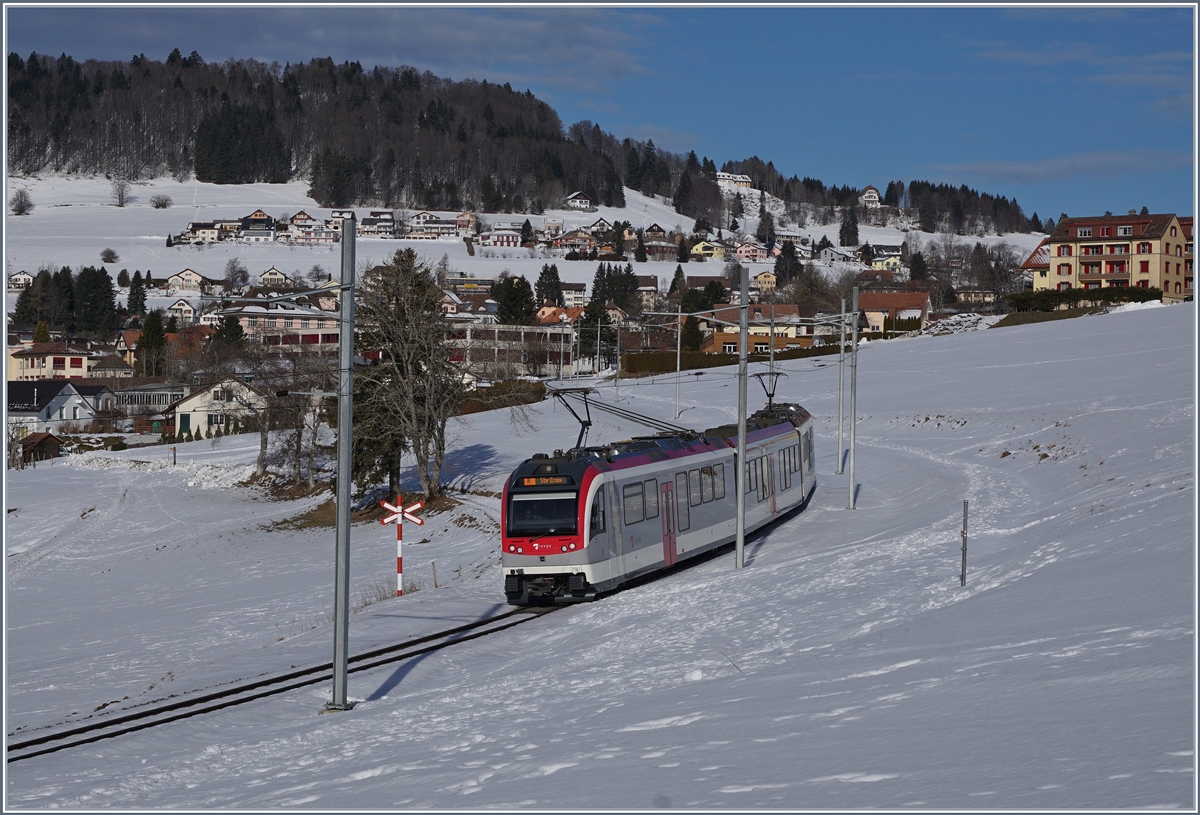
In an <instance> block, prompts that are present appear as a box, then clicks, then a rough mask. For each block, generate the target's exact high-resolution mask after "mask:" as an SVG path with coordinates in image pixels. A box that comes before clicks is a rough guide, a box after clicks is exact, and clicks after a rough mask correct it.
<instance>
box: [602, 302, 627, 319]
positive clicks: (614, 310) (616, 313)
mask: <svg viewBox="0 0 1200 815" xmlns="http://www.w3.org/2000/svg"><path fill="white" fill-rule="evenodd" d="M604 311H605V312H606V313H607V314H608V319H609V320H610V321H611V322H612V323H613V324H614V325H615V324H616V323H623V322H625V321H626V320H628V319H629V315H628V314H626V313H625V310H624V309H623V308H621V307H620V306H618V305H617V304H616V303H614V302H613V301H612V300H609V301H608V302H607V303H605V304H604Z"/></svg>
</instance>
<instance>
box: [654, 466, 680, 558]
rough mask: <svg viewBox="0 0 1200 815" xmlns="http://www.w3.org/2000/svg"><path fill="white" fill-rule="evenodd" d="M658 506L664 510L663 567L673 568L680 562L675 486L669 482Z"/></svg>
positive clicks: (662, 513)
mask: <svg viewBox="0 0 1200 815" xmlns="http://www.w3.org/2000/svg"><path fill="white" fill-rule="evenodd" d="M658 505H659V506H660V507H661V508H662V510H661V515H662V533H663V565H664V566H673V565H674V564H675V561H676V560H678V550H677V549H676V548H675V547H676V538H675V485H674V484H673V483H672V482H670V481H667V482H665V483H663V485H662V495H660V496H659V502H658Z"/></svg>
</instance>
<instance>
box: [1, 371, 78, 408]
mask: <svg viewBox="0 0 1200 815" xmlns="http://www.w3.org/2000/svg"><path fill="white" fill-rule="evenodd" d="M68 386H70V387H72V388H73V387H74V385H72V384H71V383H70V382H68V381H67V380H65V379H38V380H35V381H33V382H9V383H8V412H9V413H14V412H21V413H41V412H42V409H43V408H45V407H46V405H48V404H50V403H51V402H52V401H54V399H55V398H56V397H57V396H58V394H59V393H61V392H62V389H63V388H65V387H68Z"/></svg>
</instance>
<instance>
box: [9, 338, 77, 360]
mask: <svg viewBox="0 0 1200 815" xmlns="http://www.w3.org/2000/svg"><path fill="white" fill-rule="evenodd" d="M47 354H63V355H73V356H85V357H86V356H88V355H89V352H88V351H86V350H84V349H82V348H71V347H70V346H68V345H67V344H66V343H65V342H35V343H34V344H33V345H31V346H29V347H28V348H26V349H25V350H23V351H15V352H13V354H12V356H14V357H43V356H46V355H47Z"/></svg>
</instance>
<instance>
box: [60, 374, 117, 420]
mask: <svg viewBox="0 0 1200 815" xmlns="http://www.w3.org/2000/svg"><path fill="white" fill-rule="evenodd" d="M71 386H72V387H74V388H75V392H76V393H78V394H79V396H80V398H81V399H83V400H84V401H85V402H87V403H88V404H89V405H91V407H92V410H93V411H94V412H95V414H96V415H97V416H100V415H102V414H110V415H111V414H112V413H113V412H114V411H116V408H117V396H116V394H115V393H113V391H112V389H110V388H109V387H108V386H107V385H84V384H82V383H78V382H72V383H71Z"/></svg>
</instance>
